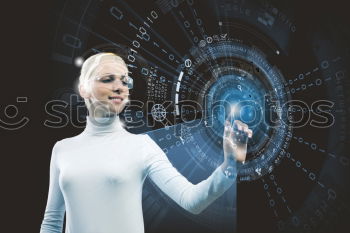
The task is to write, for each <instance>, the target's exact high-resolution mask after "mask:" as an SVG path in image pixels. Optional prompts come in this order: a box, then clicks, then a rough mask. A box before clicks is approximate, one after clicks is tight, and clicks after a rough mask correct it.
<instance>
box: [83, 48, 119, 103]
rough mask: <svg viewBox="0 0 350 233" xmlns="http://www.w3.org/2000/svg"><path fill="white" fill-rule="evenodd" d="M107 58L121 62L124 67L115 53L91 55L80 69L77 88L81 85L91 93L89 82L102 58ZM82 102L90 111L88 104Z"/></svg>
mask: <svg viewBox="0 0 350 233" xmlns="http://www.w3.org/2000/svg"><path fill="white" fill-rule="evenodd" d="M107 56H110V57H113V58H114V59H116V60H117V61H118V62H122V63H123V64H124V65H125V66H126V63H125V62H124V60H123V58H121V57H120V56H118V55H117V54H115V53H109V52H101V53H97V54H95V55H92V56H90V57H89V58H88V59H86V60H85V61H84V63H83V65H82V67H81V71H80V76H79V84H78V86H80V85H82V86H83V88H84V89H85V90H86V91H88V92H91V80H92V78H93V77H94V74H95V72H96V68H97V67H98V66H99V65H100V63H101V60H102V58H104V57H107ZM84 101H85V104H86V107H87V108H88V109H90V102H89V101H88V100H87V99H85V98H84Z"/></svg>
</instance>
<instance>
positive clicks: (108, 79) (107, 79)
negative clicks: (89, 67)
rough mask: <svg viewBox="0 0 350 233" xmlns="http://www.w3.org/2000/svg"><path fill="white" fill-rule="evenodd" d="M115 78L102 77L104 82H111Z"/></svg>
mask: <svg viewBox="0 0 350 233" xmlns="http://www.w3.org/2000/svg"><path fill="white" fill-rule="evenodd" d="M113 80H114V79H113V77H106V78H103V79H101V82H103V83H110V82H112V81H113Z"/></svg>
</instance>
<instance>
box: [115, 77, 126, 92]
mask: <svg viewBox="0 0 350 233" xmlns="http://www.w3.org/2000/svg"><path fill="white" fill-rule="evenodd" d="M112 85H113V86H112V87H113V90H117V89H122V88H123V87H124V86H123V82H122V81H121V80H119V79H116V80H114V82H113V84H112Z"/></svg>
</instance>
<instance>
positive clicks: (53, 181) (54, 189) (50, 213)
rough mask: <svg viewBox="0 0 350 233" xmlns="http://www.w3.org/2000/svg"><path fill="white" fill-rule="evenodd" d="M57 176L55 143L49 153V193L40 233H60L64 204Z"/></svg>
mask: <svg viewBox="0 0 350 233" xmlns="http://www.w3.org/2000/svg"><path fill="white" fill-rule="evenodd" d="M58 177H59V168H58V166H57V143H56V144H55V145H54V147H53V149H52V153H51V161H50V184H49V194H48V197H47V204H46V209H45V214H44V219H43V221H42V224H41V228H40V233H62V227H63V219H64V213H65V205H64V199H63V195H62V192H61V189H60V186H59V183H58Z"/></svg>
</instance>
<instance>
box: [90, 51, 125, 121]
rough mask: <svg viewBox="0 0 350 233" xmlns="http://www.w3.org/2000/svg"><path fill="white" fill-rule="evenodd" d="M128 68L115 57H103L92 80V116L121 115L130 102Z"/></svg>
mask: <svg viewBox="0 0 350 233" xmlns="http://www.w3.org/2000/svg"><path fill="white" fill-rule="evenodd" d="M127 79H128V68H127V66H126V65H125V63H124V61H122V60H121V59H120V60H119V59H118V58H116V57H113V56H106V57H103V58H102V59H101V61H100V64H99V66H98V67H97V68H96V70H95V72H94V76H93V77H92V80H91V96H90V100H91V101H92V105H91V107H90V108H91V109H89V111H90V113H91V111H93V112H92V113H91V114H92V115H104V114H105V113H117V114H118V113H120V112H121V111H122V110H123V109H124V107H125V105H126V103H127V102H128V96H129V88H128V85H127Z"/></svg>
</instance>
